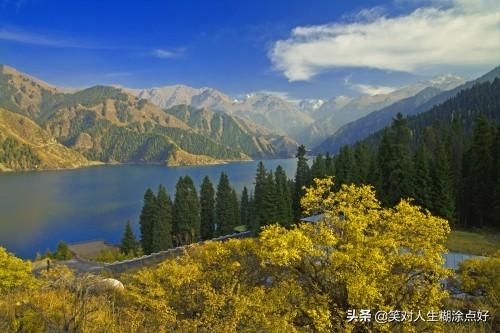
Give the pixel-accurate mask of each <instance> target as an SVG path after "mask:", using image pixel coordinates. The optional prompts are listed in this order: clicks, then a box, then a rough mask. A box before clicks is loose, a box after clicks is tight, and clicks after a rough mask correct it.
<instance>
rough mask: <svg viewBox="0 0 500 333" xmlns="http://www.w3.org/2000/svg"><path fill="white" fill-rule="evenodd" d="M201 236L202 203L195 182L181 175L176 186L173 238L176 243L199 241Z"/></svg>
mask: <svg viewBox="0 0 500 333" xmlns="http://www.w3.org/2000/svg"><path fill="white" fill-rule="evenodd" d="M199 237H200V204H199V201H198V195H197V193H196V188H195V186H194V182H193V180H192V179H191V177H189V176H184V177H180V178H179V181H178V182H177V185H176V187H175V199H174V206H173V240H174V242H175V245H185V244H190V243H193V242H197V241H198V240H199Z"/></svg>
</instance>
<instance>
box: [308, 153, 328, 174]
mask: <svg viewBox="0 0 500 333" xmlns="http://www.w3.org/2000/svg"><path fill="white" fill-rule="evenodd" d="M325 176H326V160H325V158H324V157H323V155H322V154H318V156H316V157H315V158H314V160H313V164H312V166H311V178H312V179H315V178H319V179H322V178H325Z"/></svg>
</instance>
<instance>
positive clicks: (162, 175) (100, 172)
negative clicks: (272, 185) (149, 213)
mask: <svg viewBox="0 0 500 333" xmlns="http://www.w3.org/2000/svg"><path fill="white" fill-rule="evenodd" d="M257 163H258V162H241V163H230V164H225V165H213V166H197V167H164V166H152V165H148V166H145V165H118V166H101V167H94V168H85V169H78V170H63V171H44V172H18V173H0V246H3V247H6V248H7V249H8V250H9V251H11V252H14V253H15V254H16V255H18V256H20V257H23V258H32V257H34V255H35V253H36V252H37V251H40V252H44V251H45V250H46V249H50V250H53V249H54V248H55V247H56V245H57V243H58V242H59V241H60V240H64V241H66V242H69V243H72V242H78V241H85V240H91V239H105V240H107V241H108V242H111V243H119V242H120V239H121V237H122V233H123V230H124V226H125V223H126V221H127V220H128V219H130V220H131V221H132V223H133V226H134V229H135V232H136V235H137V236H138V230H139V225H138V218H139V214H140V210H141V207H142V197H143V194H144V191H145V190H146V188H147V187H151V188H154V189H155V190H156V188H157V186H158V184H160V183H161V184H164V185H165V186H166V187H167V190H168V192H169V194H170V195H171V196H172V197H173V195H174V190H175V183H176V182H177V179H178V178H179V177H180V176H184V175H189V176H191V177H192V178H193V180H194V181H195V183H196V184H198V189H199V184H200V183H201V180H202V178H203V177H204V176H205V175H208V176H209V177H210V179H211V180H212V182H213V183H214V186H216V185H217V182H218V180H219V175H220V173H221V171H225V172H226V173H227V174H228V175H229V179H230V181H231V184H232V185H233V186H234V187H235V189H236V190H237V191H238V193H240V192H241V190H242V188H243V186H247V187H253V180H254V177H255V170H256V168H257ZM264 164H265V166H266V168H268V169H274V168H276V166H278V165H281V166H282V167H283V168H284V169H285V171H286V172H287V174H288V176H289V177H292V176H293V175H294V173H295V167H296V160H295V159H287V160H268V161H264Z"/></svg>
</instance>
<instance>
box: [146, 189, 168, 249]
mask: <svg viewBox="0 0 500 333" xmlns="http://www.w3.org/2000/svg"><path fill="white" fill-rule="evenodd" d="M172 246H173V242H172V201H171V200H170V197H169V195H168V194H167V190H166V189H165V187H164V186H162V185H160V186H159V187H158V194H157V196H156V211H155V218H154V222H153V235H152V241H151V252H158V251H163V250H167V249H169V248H171V247H172Z"/></svg>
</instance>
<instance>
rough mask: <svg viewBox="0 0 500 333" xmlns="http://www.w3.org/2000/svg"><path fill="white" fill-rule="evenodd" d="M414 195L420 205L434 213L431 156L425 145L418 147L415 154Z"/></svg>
mask: <svg viewBox="0 0 500 333" xmlns="http://www.w3.org/2000/svg"><path fill="white" fill-rule="evenodd" d="M413 184H414V186H415V189H414V195H415V201H416V203H417V204H418V205H420V206H422V207H424V208H427V209H429V210H431V211H432V197H433V196H432V189H433V186H432V184H433V182H432V178H431V155H430V152H429V150H428V149H427V146H426V145H425V143H423V142H421V143H420V144H419V145H418V148H417V152H416V154H415V179H414V181H413Z"/></svg>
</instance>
